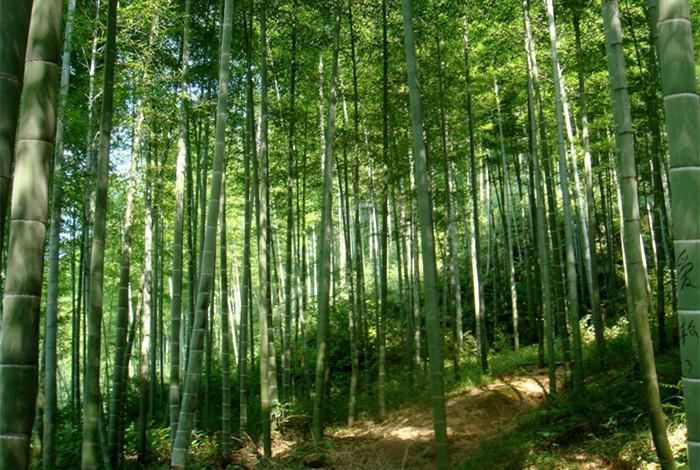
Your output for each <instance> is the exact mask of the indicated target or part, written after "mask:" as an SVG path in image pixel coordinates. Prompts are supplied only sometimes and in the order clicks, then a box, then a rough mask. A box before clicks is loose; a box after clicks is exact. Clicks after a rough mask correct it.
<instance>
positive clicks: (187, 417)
mask: <svg viewBox="0 0 700 470" xmlns="http://www.w3.org/2000/svg"><path fill="white" fill-rule="evenodd" d="M232 3H233V1H232V0H225V2H224V19H223V23H222V28H221V43H220V44H221V50H220V55H219V96H218V100H217V106H216V146H215V148H214V161H213V163H212V172H211V173H212V174H211V181H212V182H211V194H210V197H209V208H208V209H209V210H208V211H207V227H206V231H205V240H204V247H205V249H204V250H203V251H202V255H203V256H202V260H201V272H200V276H199V287H198V291H197V304H196V313H195V318H194V323H193V325H192V335H191V338H190V348H189V356H190V358H189V360H188V361H187V372H186V374H185V387H184V392H183V395H182V404H181V406H180V417H179V418H178V423H177V433H176V435H175V443H174V444H173V450H172V456H171V466H172V468H174V469H184V468H185V466H186V461H187V448H188V446H189V442H190V434H191V432H192V424H193V418H194V411H195V404H196V402H197V394H198V392H199V384H200V374H201V369H202V354H203V350H202V347H203V343H204V327H205V320H206V315H207V311H208V307H209V302H210V296H211V287H212V282H213V278H214V258H215V251H216V225H217V221H218V219H219V202H220V201H219V197H220V193H221V187H222V173H223V168H224V153H225V139H224V137H225V133H226V118H227V112H226V111H227V99H228V91H229V65H230V56H231V54H230V52H231V30H232V22H233V20H232V17H233V5H232Z"/></svg>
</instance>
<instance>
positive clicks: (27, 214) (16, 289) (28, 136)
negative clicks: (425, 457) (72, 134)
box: [0, 0, 63, 469]
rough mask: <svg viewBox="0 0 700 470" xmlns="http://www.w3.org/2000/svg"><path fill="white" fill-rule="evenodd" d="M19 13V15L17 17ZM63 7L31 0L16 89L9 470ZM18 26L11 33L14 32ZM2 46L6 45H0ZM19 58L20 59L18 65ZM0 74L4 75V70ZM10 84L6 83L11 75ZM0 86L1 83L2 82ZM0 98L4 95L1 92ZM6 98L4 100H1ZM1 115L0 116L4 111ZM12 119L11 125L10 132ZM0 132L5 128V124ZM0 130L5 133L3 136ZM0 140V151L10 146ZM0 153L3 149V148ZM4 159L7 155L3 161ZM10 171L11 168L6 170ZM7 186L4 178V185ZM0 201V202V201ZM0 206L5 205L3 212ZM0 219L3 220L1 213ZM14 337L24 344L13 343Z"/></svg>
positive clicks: (38, 257)
mask: <svg viewBox="0 0 700 470" xmlns="http://www.w3.org/2000/svg"><path fill="white" fill-rule="evenodd" d="M5 6H7V7H8V8H7V10H8V12H11V13H7V15H8V20H10V21H12V20H13V19H14V18H13V17H14V14H15V13H17V15H18V16H17V17H16V20H17V23H14V24H13V25H12V26H8V25H6V24H4V23H5V22H4V19H5V18H4V15H5V13H3V21H2V26H3V30H2V35H3V36H4V35H5V34H4V33H5V30H7V32H8V33H12V34H17V36H18V37H16V38H14V37H13V38H12V39H10V38H3V39H8V42H7V43H4V42H3V43H2V47H3V48H5V47H12V46H13V45H16V46H17V47H18V53H19V50H21V49H23V44H24V39H23V28H24V26H23V24H24V19H23V16H24V11H17V10H18V9H17V8H16V7H15V6H9V5H7V4H4V5H3V7H5ZM23 9H24V6H22V7H21V8H20V9H19V10H23ZM62 16H63V2H62V1H56V0H37V1H36V2H34V5H33V9H32V17H33V18H34V21H32V22H31V25H30V26H29V37H28V40H27V42H28V45H27V54H26V64H25V69H24V72H25V77H26V81H25V83H24V86H23V87H22V97H21V107H20V111H19V116H20V120H19V126H18V132H17V146H16V154H15V157H16V158H15V174H14V176H15V177H14V184H13V188H12V206H11V207H12V209H11V216H10V240H9V246H8V253H9V256H8V259H7V278H6V282H5V290H4V294H3V295H4V299H3V302H4V308H3V311H4V315H3V317H2V323H3V327H2V330H0V364H3V366H4V367H0V462H2V464H3V466H5V467H7V468H17V469H24V468H28V467H29V463H30V462H29V444H30V439H31V433H32V425H33V424H34V418H35V405H36V397H37V389H38V376H39V373H40V370H39V367H38V366H39V322H40V320H39V318H40V306H41V290H42V276H43V265H44V248H45V245H44V242H45V239H46V219H47V215H48V207H47V203H48V194H47V190H48V187H49V183H50V173H49V164H50V162H51V158H52V156H53V150H54V146H53V144H54V139H55V137H56V101H57V99H56V98H57V89H58V78H59V73H58V71H59V51H60V46H59V44H60V37H61V18H62ZM15 27H16V29H15ZM6 44H7V46H6ZM12 55H13V54H12V52H10V53H9V54H8V56H9V57H10V59H9V60H8V62H7V63H6V64H5V63H4V64H3V67H5V66H8V68H9V70H8V71H9V72H11V73H12V72H13V71H17V72H16V73H15V75H14V76H15V78H18V79H19V78H21V73H20V72H19V71H18V70H19V68H21V65H20V64H19V63H16V64H14V63H12V62H14V61H13V60H12ZM21 57H24V55H23V54H21V56H20V58H21ZM2 71H3V72H4V70H2ZM10 79H12V76H10ZM2 85H3V86H6V85H7V83H6V82H5V81H4V80H3V82H2ZM2 91H3V93H4V92H6V91H7V90H2ZM10 95H14V94H13V93H8V96H7V98H8V102H9V103H8V105H9V106H10V108H8V110H7V111H8V114H10V116H9V117H10V118H12V117H14V118H16V114H15V110H14V109H11V108H14V106H12V104H13V102H16V101H15V100H14V99H13V98H14V96H10ZM0 96H2V98H3V99H4V98H5V95H4V94H3V95H0ZM3 112H4V109H3ZM14 122H15V120H14V119H13V121H12V123H13V124H12V125H13V126H14ZM3 127H4V125H3ZM4 130H5V129H4V128H3V131H4ZM12 130H13V132H12V135H11V136H7V137H5V136H3V142H2V144H0V145H5V144H10V143H11V141H14V137H15V135H14V128H13V129H12ZM2 150H3V151H4V150H5V149H2ZM1 157H2V158H3V160H4V159H5V157H8V162H9V161H10V160H9V155H5V154H3V155H2V156H1ZM8 170H9V167H8ZM6 183H7V184H8V185H9V179H8V178H3V179H2V184H3V185H5V184H6ZM0 202H3V201H0ZM4 206H5V205H4V204H3V207H4ZM1 212H3V214H2V215H4V210H3V211H1ZM17 338H22V340H21V341H17Z"/></svg>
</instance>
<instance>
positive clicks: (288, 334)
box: [282, 0, 297, 400]
mask: <svg viewBox="0 0 700 470" xmlns="http://www.w3.org/2000/svg"><path fill="white" fill-rule="evenodd" d="M291 20H292V26H291V28H292V33H291V34H292V51H291V54H292V57H291V66H290V68H291V70H290V77H289V89H290V91H289V149H288V154H287V246H286V259H285V279H286V282H285V284H284V290H285V292H284V294H285V303H284V374H283V375H282V379H283V380H282V389H283V393H282V396H283V397H284V399H285V400H290V399H291V396H292V394H291V381H292V370H291V361H292V347H291V342H292V279H293V277H292V238H293V231H294V159H295V155H296V148H295V135H294V133H295V126H296V73H297V63H296V52H297V30H296V0H294V2H293V4H292V18H291Z"/></svg>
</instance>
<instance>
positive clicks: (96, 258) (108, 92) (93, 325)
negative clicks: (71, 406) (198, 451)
mask: <svg viewBox="0 0 700 470" xmlns="http://www.w3.org/2000/svg"><path fill="white" fill-rule="evenodd" d="M116 34H117V1H116V0H110V1H109V7H108V13H107V43H106V49H105V67H104V81H103V89H102V115H101V123H100V146H99V157H98V161H97V172H96V189H95V211H94V227H93V234H92V235H93V236H92V250H91V255H90V277H91V278H90V297H89V300H90V311H89V318H88V333H89V334H88V343H87V361H88V363H87V369H86V371H85V384H86V396H85V414H84V418H83V450H82V468H83V469H93V468H97V467H98V465H99V464H98V461H99V458H98V456H99V445H100V443H99V437H98V435H99V419H100V416H102V405H101V402H102V400H101V394H100V348H101V344H100V341H101V331H102V309H103V301H102V297H103V275H104V254H105V238H106V236H105V235H106V233H105V232H106V224H107V189H108V173H109V149H110V137H111V132H112V106H113V90H114V62H115V57H116Z"/></svg>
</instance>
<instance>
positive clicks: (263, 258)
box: [257, 0, 276, 459]
mask: <svg viewBox="0 0 700 470" xmlns="http://www.w3.org/2000/svg"><path fill="white" fill-rule="evenodd" d="M267 125H268V122H267V1H266V0H263V1H262V4H261V6H260V152H259V154H258V159H259V160H258V178H257V180H258V185H257V194H258V224H257V225H258V283H259V292H258V315H259V324H260V402H261V412H262V438H263V447H264V455H265V458H267V459H269V458H271V457H272V443H271V437H270V432H271V420H270V414H271V411H272V410H271V408H272V406H273V401H274V395H273V390H272V389H273V386H272V383H271V382H272V380H271V375H272V376H273V377H274V378H276V377H275V374H276V371H275V368H274V367H273V365H272V364H273V363H274V360H275V359H274V358H275V356H274V354H275V353H274V349H270V343H271V342H270V335H271V333H272V331H273V328H274V325H273V324H272V321H271V320H272V305H271V294H272V293H271V287H270V273H269V270H270V263H269V261H268V257H269V253H268V251H269V248H270V243H269V240H268V237H269V235H270V232H269V223H268V216H269V212H268V210H269V206H268V201H267V197H268V188H267V186H268V162H267V158H268V147H267V146H268V140H267V138H268V135H267Z"/></svg>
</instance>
